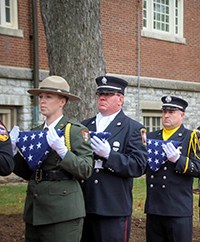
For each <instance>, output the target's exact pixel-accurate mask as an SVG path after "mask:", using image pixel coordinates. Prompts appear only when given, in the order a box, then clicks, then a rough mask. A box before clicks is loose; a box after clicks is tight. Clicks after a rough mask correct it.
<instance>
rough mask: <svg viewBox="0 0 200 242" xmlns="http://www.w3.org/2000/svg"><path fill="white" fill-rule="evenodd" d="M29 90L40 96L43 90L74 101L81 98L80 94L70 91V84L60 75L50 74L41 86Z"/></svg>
mask: <svg viewBox="0 0 200 242" xmlns="http://www.w3.org/2000/svg"><path fill="white" fill-rule="evenodd" d="M27 92H28V93H30V94H32V95H34V96H38V95H40V93H42V92H48V93H53V94H57V95H60V96H64V97H67V98H69V100H72V101H75V100H80V98H79V97H78V96H76V95H74V94H71V93H70V86H69V84H68V83H67V81H66V80H65V79H64V78H62V77H60V76H49V77H47V78H45V79H44V80H43V81H42V82H41V83H40V84H39V88H33V89H29V90H28V91H27Z"/></svg>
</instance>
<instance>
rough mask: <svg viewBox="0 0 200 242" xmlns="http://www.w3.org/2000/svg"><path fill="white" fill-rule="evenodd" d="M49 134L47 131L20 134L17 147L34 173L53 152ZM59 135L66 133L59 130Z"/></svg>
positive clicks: (21, 132)
mask: <svg viewBox="0 0 200 242" xmlns="http://www.w3.org/2000/svg"><path fill="white" fill-rule="evenodd" d="M47 132H48V131H47V130H40V131H38V130H37V131H20V132H19V137H18V140H17V143H16V145H17V147H18V148H19V150H20V152H21V153H22V155H23V157H24V159H25V160H26V161H27V163H28V165H29V167H30V168H31V170H33V171H35V170H36V169H37V168H39V167H40V166H41V164H42V162H43V160H44V159H45V158H46V155H47V154H48V153H49V151H50V150H51V148H50V146H49V145H48V142H47V139H46V135H47ZM57 134H58V135H59V136H60V137H61V136H62V135H63V134H64V131H63V130H57Z"/></svg>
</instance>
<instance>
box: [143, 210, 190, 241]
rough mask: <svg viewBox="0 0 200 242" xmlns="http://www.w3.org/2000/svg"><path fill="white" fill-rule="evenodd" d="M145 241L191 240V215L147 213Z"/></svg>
mask: <svg viewBox="0 0 200 242" xmlns="http://www.w3.org/2000/svg"><path fill="white" fill-rule="evenodd" d="M146 242H192V217H168V216H159V215H150V214H147V220H146Z"/></svg>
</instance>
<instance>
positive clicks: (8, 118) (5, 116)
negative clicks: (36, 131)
mask: <svg viewBox="0 0 200 242" xmlns="http://www.w3.org/2000/svg"><path fill="white" fill-rule="evenodd" d="M0 120H1V121H2V122H3V124H4V125H5V126H6V128H7V129H8V130H11V129H12V127H13V126H14V125H16V122H17V110H16V108H12V107H4V106H0Z"/></svg>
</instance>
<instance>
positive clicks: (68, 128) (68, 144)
mask: <svg viewBox="0 0 200 242" xmlns="http://www.w3.org/2000/svg"><path fill="white" fill-rule="evenodd" d="M71 126H72V124H71V123H68V124H67V125H66V128H65V144H66V146H67V148H68V150H69V151H71V142H70V129H71Z"/></svg>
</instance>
